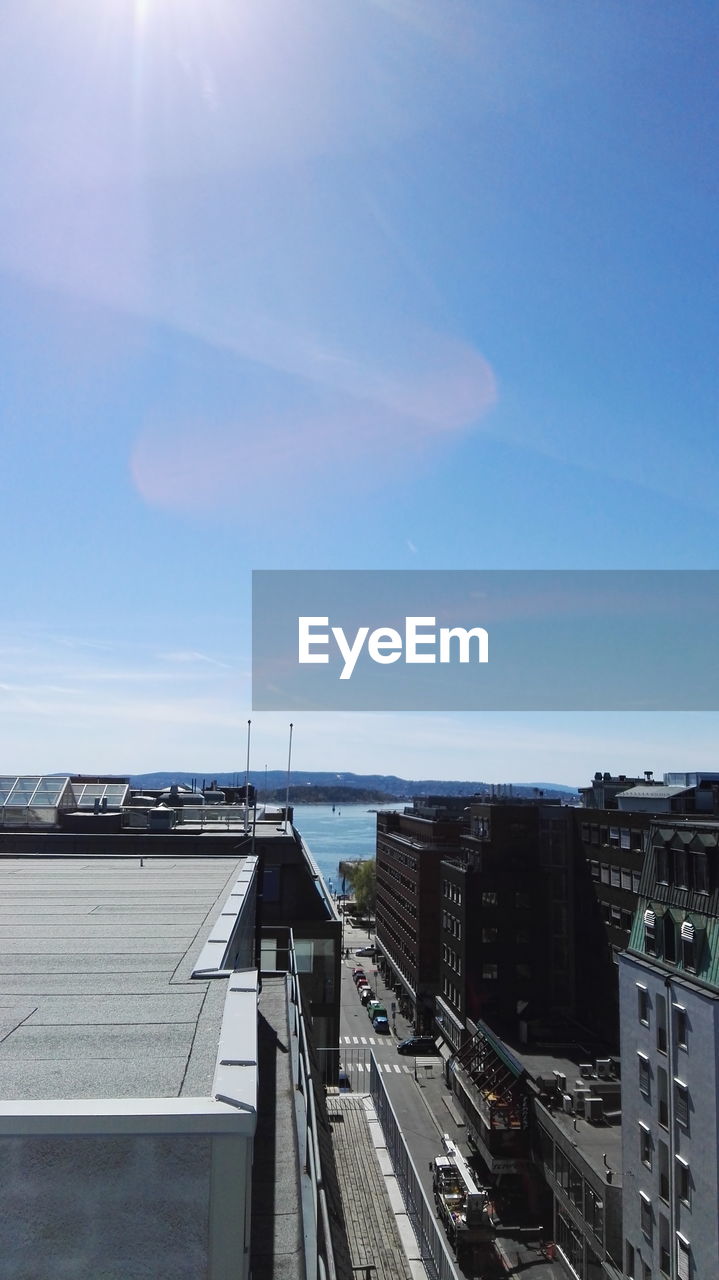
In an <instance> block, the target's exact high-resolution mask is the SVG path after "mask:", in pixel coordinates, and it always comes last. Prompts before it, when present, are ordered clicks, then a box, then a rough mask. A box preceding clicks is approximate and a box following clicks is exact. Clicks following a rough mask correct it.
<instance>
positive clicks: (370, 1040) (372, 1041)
mask: <svg viewBox="0 0 719 1280" xmlns="http://www.w3.org/2000/svg"><path fill="white" fill-rule="evenodd" d="M369 1042H370V1044H376V1043H377V1041H376V1040H373V1039H372V1037H371V1036H370V1038H369Z"/></svg>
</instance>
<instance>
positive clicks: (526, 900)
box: [514, 893, 532, 910]
mask: <svg viewBox="0 0 719 1280" xmlns="http://www.w3.org/2000/svg"><path fill="white" fill-rule="evenodd" d="M514 905H515V907H517V908H518V909H519V910H524V909H525V908H526V907H530V906H531V905H532V903H531V900H530V897H529V894H528V893H515V895H514Z"/></svg>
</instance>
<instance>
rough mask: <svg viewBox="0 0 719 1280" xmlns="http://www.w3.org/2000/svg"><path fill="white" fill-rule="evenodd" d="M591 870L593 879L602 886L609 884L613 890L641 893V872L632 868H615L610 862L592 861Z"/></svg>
mask: <svg viewBox="0 0 719 1280" xmlns="http://www.w3.org/2000/svg"><path fill="white" fill-rule="evenodd" d="M589 869H590V871H591V875H592V879H593V880H599V881H601V883H602V884H609V885H611V886H612V888H613V889H627V890H628V891H629V892H630V893H639V878H640V875H641V872H640V871H632V870H631V868H630V867H613V866H611V865H610V864H609V863H608V862H596V861H595V860H592V861H590V863H589Z"/></svg>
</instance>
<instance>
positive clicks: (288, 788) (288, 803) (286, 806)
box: [285, 723, 292, 835]
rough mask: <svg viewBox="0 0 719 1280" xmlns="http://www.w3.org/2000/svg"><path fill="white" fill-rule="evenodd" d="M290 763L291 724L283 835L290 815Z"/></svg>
mask: <svg viewBox="0 0 719 1280" xmlns="http://www.w3.org/2000/svg"><path fill="white" fill-rule="evenodd" d="M291 763H292V723H290V745H289V748H288V750H287V790H286V792H285V835H287V822H288V820H289V814H290V765H291Z"/></svg>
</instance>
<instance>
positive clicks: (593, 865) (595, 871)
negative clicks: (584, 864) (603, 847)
mask: <svg viewBox="0 0 719 1280" xmlns="http://www.w3.org/2000/svg"><path fill="white" fill-rule="evenodd" d="M589 870H590V871H591V873H592V880H598V879H599V863H598V862H596V861H594V860H592V861H591V862H590V863H589Z"/></svg>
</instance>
